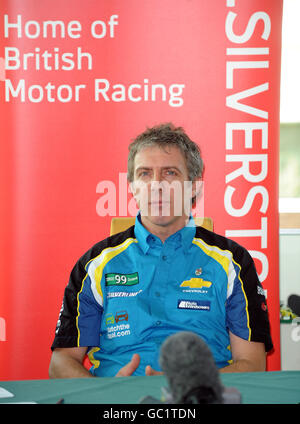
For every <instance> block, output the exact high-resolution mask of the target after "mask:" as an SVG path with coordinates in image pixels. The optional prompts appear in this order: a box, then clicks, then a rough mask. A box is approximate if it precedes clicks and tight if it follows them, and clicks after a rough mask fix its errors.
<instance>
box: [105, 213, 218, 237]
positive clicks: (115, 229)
mask: <svg viewBox="0 0 300 424" xmlns="http://www.w3.org/2000/svg"><path fill="white" fill-rule="evenodd" d="M194 220H195V224H196V225H197V226H199V227H204V228H206V229H207V230H210V231H213V227H214V226H213V220H212V219H211V218H208V217H205V218H199V217H196V218H194ZM134 223H135V217H116V218H112V220H111V224H110V235H111V236H112V235H113V234H117V233H120V232H121V231H125V230H127V228H129V227H131V226H132V225H134Z"/></svg>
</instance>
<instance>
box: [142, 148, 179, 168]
mask: <svg viewBox="0 0 300 424" xmlns="http://www.w3.org/2000/svg"><path fill="white" fill-rule="evenodd" d="M142 166H145V167H150V168H152V167H155V168H157V167H164V168H165V167H168V166H170V167H172V166H176V167H178V168H180V169H182V170H187V167H186V161H185V157H184V155H183V153H182V152H181V150H180V149H179V148H178V147H176V146H147V147H143V148H142V149H141V150H140V151H139V152H138V153H137V154H136V155H135V160H134V169H137V168H139V167H142Z"/></svg>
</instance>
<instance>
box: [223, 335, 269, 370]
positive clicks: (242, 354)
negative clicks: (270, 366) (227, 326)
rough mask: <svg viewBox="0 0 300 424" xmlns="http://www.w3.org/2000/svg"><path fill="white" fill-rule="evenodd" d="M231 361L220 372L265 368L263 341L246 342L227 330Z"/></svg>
mask: <svg viewBox="0 0 300 424" xmlns="http://www.w3.org/2000/svg"><path fill="white" fill-rule="evenodd" d="M229 336H230V345H231V352H232V359H233V363H232V364H230V365H228V366H227V367H224V368H221V369H220V372H223V373H225V372H255V371H265V370H266V352H265V345H264V343H258V342H248V341H247V340H244V339H241V338H240V337H238V336H235V335H234V334H233V333H231V332H229Z"/></svg>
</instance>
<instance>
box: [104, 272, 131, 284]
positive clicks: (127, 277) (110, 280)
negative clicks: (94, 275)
mask: <svg viewBox="0 0 300 424" xmlns="http://www.w3.org/2000/svg"><path fill="white" fill-rule="evenodd" d="M138 283H139V274H138V273H137V272H134V273H133V274H117V273H108V274H105V285H106V286H134V285H135V284H138Z"/></svg>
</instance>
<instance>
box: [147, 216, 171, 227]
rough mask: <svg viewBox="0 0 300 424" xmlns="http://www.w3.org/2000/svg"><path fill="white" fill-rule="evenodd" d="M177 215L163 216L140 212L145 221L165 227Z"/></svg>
mask: <svg viewBox="0 0 300 424" xmlns="http://www.w3.org/2000/svg"><path fill="white" fill-rule="evenodd" d="M177 218H178V217H176V216H164V215H158V216H155V215H154V216H153V215H149V214H148V215H143V214H142V220H143V219H144V220H145V221H146V222H150V223H151V224H154V225H159V226H160V227H167V226H168V225H170V224H172V223H173V222H174V221H176V219H177Z"/></svg>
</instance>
